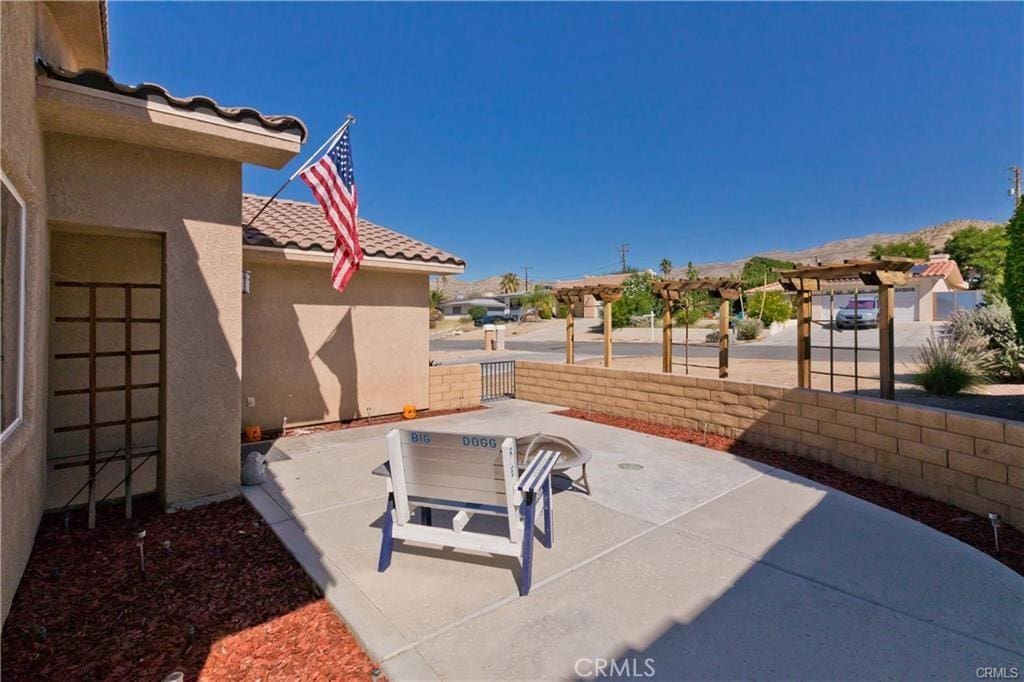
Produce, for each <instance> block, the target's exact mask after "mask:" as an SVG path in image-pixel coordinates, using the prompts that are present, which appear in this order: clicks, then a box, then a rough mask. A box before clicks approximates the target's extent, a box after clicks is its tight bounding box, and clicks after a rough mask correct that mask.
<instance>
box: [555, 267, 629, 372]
mask: <svg viewBox="0 0 1024 682" xmlns="http://www.w3.org/2000/svg"><path fill="white" fill-rule="evenodd" d="M554 294H555V299H557V300H558V302H559V303H564V304H565V305H567V306H569V314H567V315H566V316H565V362H566V364H569V365H571V364H573V363H574V362H575V361H576V350H575V347H574V343H573V341H574V334H575V318H574V313H573V311H574V310H575V306H576V304H577V303H581V302H582V301H583V299H585V298H586V297H587V296H593V297H594V298H596V299H597V300H599V301H601V302H602V303H603V304H604V312H603V313H602V314H603V315H604V366H605V367H611V366H612V304H613V303H614V302H615V301H618V300H619V299H620V298H622V287H621V286H606V285H595V286H583V287H567V288H564V289H555V291H554Z"/></svg>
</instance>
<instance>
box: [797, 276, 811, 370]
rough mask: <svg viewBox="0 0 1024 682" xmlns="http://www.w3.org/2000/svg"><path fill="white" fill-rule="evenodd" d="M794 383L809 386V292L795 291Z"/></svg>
mask: <svg viewBox="0 0 1024 682" xmlns="http://www.w3.org/2000/svg"><path fill="white" fill-rule="evenodd" d="M796 384H797V386H799V387H800V388H810V387H811V292H809V291H806V290H804V289H800V290H798V291H797V293H796Z"/></svg>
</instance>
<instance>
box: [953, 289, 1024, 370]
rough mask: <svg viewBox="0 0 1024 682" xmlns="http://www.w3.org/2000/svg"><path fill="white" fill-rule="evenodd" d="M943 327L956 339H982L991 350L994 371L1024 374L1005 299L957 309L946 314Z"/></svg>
mask: <svg viewBox="0 0 1024 682" xmlns="http://www.w3.org/2000/svg"><path fill="white" fill-rule="evenodd" d="M946 329H947V330H948V331H949V334H950V336H951V337H953V338H954V339H956V340H958V341H965V340H970V339H980V340H982V341H983V342H984V345H985V346H986V347H987V348H988V350H990V351H992V352H993V354H994V357H995V361H996V366H997V370H996V372H997V374H999V375H1003V376H1006V377H1010V378H1012V379H1021V378H1024V343H1021V342H1020V339H1019V338H1018V337H1017V329H1016V326H1015V325H1014V323H1013V316H1012V314H1011V313H1010V308H1009V306H1008V305H1007V304H1006V302H1005V301H1002V300H999V299H995V300H993V302H992V304H991V305H988V306H986V307H984V308H964V309H961V310H958V311H956V312H955V313H953V315H952V316H951V317H950V318H949V321H948V322H947V323H946Z"/></svg>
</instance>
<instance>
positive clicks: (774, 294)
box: [746, 291, 793, 327]
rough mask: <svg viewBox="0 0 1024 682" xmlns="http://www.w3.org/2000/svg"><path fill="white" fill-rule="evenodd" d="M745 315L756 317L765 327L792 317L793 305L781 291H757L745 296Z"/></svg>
mask: <svg viewBox="0 0 1024 682" xmlns="http://www.w3.org/2000/svg"><path fill="white" fill-rule="evenodd" d="M746 310H747V315H750V316H751V317H756V318H758V319H760V320H761V321H762V322H764V325H765V326H766V327H767V326H768V325H770V324H771V323H772V322H785V321H786V320H788V319H789V318H791V317H792V316H793V304H792V303H790V301H789V297H788V296H786V295H785V294H784V293H782V292H781V291H758V292H755V293H753V294H748V295H747V307H746Z"/></svg>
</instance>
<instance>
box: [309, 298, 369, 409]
mask: <svg viewBox="0 0 1024 682" xmlns="http://www.w3.org/2000/svg"><path fill="white" fill-rule="evenodd" d="M354 341H355V337H354V333H353V329H352V311H351V310H349V311H347V312H346V313H345V314H344V315H343V316H342V318H341V320H340V321H339V322H338V325H337V326H336V327H335V328H334V331H332V332H331V334H330V336H328V337H327V340H326V341H324V343H323V345H322V346H320V348H319V349H318V350H317V351H316V357H317V358H319V359H320V360H321V361H322V362H323V363H324V364H325V365H326V366H327V368H328V369H330V370H331V372H332V373H333V374H334V376H335V377H337V379H338V385H339V387H340V395H339V397H338V415H339V417H340V418H341V419H342V420H344V419H354V418H356V417H360V416H363V415H360V414H359V362H358V360H357V358H356V352H355V345H354Z"/></svg>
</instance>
